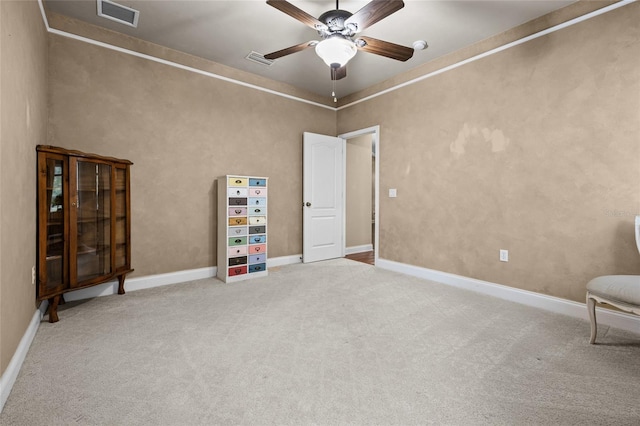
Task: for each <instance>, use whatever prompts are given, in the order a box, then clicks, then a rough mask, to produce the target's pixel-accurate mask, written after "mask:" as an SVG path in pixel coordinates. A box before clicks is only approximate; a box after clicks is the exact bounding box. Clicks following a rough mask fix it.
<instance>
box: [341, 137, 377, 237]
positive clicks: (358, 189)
mask: <svg viewBox="0 0 640 426" xmlns="http://www.w3.org/2000/svg"><path fill="white" fill-rule="evenodd" d="M346 145H347V160H346V161H347V172H346V215H345V219H346V235H345V241H346V246H347V248H348V247H354V246H362V245H366V244H372V243H373V238H372V233H371V229H372V228H371V216H372V205H373V202H372V198H373V197H372V195H373V194H372V190H371V185H372V183H371V182H372V180H373V172H372V168H371V159H372V158H373V157H372V156H371V135H370V134H368V135H362V136H358V137H355V138H352V139H349V140H347V144H346Z"/></svg>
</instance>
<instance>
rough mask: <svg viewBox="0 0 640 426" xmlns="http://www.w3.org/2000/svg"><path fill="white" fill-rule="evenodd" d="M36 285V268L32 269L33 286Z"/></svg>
mask: <svg viewBox="0 0 640 426" xmlns="http://www.w3.org/2000/svg"><path fill="white" fill-rule="evenodd" d="M35 283H36V267H35V266H32V267H31V285H35Z"/></svg>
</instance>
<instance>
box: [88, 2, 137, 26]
mask: <svg viewBox="0 0 640 426" xmlns="http://www.w3.org/2000/svg"><path fill="white" fill-rule="evenodd" d="M98 16H102V17H103V18H107V19H111V20H112V21H116V22H120V23H121V24H125V25H129V26H130V27H137V26H138V18H139V17H140V12H139V11H137V10H135V9H131V8H130V7H126V6H122V5H119V4H117V3H114V2H112V1H109V0H98Z"/></svg>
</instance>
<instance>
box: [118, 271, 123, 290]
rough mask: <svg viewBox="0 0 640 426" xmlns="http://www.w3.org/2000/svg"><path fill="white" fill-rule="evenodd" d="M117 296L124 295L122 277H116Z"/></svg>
mask: <svg viewBox="0 0 640 426" xmlns="http://www.w3.org/2000/svg"><path fill="white" fill-rule="evenodd" d="M118 294H124V275H120V276H119V277H118Z"/></svg>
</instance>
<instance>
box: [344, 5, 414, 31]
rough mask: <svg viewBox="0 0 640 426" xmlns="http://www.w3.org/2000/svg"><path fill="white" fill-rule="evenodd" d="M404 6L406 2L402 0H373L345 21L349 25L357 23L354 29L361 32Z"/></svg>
mask: <svg viewBox="0 0 640 426" xmlns="http://www.w3.org/2000/svg"><path fill="white" fill-rule="evenodd" d="M403 7H404V2H403V1H402V0H373V1H371V2H369V3H367V4H366V5H365V6H364V7H363V8H362V9H360V10H359V11H357V12H356V13H354V14H353V15H351V16H350V17H349V18H348V19H347V20H346V21H344V24H345V26H349V24H352V25H355V28H354V30H355V32H356V33H359V32H360V31H362V30H364V29H365V28H367V27H370V26H371V25H373V24H375V23H376V22H378V21H379V20H381V19H383V18H386V17H387V16H389V15H391V14H392V13H394V12H397V11H398V10H400V9H402V8H403Z"/></svg>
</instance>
